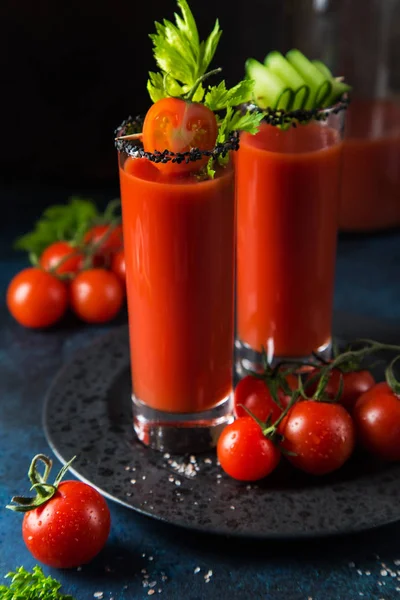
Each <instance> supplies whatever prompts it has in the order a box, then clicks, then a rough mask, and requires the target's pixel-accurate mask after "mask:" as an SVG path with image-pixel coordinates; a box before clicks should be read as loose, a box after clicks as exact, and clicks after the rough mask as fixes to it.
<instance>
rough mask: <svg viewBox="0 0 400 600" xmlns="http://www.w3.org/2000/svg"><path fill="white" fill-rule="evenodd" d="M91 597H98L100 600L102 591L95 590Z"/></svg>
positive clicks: (102, 596) (102, 594) (102, 595)
mask: <svg viewBox="0 0 400 600" xmlns="http://www.w3.org/2000/svg"><path fill="white" fill-rule="evenodd" d="M93 598H98V599H99V600H101V598H104V593H103V592H95V593H94V594H93Z"/></svg>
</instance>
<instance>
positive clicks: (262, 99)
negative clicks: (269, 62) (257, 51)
mask: <svg viewBox="0 0 400 600" xmlns="http://www.w3.org/2000/svg"><path fill="white" fill-rule="evenodd" d="M245 70H246V75H247V77H248V78H249V79H253V80H254V90H253V96H254V101H255V103H256V104H257V106H259V107H260V108H277V107H278V102H279V103H281V104H282V102H283V101H284V98H286V101H288V99H289V97H290V93H289V92H291V90H290V88H288V86H287V85H285V83H284V82H283V81H282V79H281V78H280V77H278V75H275V73H272V71H270V70H269V69H267V68H266V67H265V66H264V65H263V64H262V63H260V62H259V61H258V60H256V59H255V58H249V59H248V60H247V61H246V64H245ZM285 93H286V95H284V94H285ZM279 108H284V107H283V106H282V105H281V106H279Z"/></svg>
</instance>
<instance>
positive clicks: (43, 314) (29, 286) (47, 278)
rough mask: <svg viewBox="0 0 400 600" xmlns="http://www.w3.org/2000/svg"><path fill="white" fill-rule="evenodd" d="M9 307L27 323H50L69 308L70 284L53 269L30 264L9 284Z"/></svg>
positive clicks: (32, 324)
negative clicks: (55, 273) (60, 278)
mask: <svg viewBox="0 0 400 600" xmlns="http://www.w3.org/2000/svg"><path fill="white" fill-rule="evenodd" d="M7 307H8V310H9V311H10V313H11V314H12V316H13V317H14V319H15V320H16V321H18V323H20V324H21V325H23V326H24V327H31V328H34V329H35V328H42V327H50V325H54V323H56V322H57V321H59V320H60V319H61V317H62V316H63V315H64V313H65V311H66V310H67V307H68V291H67V287H66V285H65V284H64V283H63V282H62V281H60V280H59V279H57V278H56V277H54V276H53V275H50V273H47V272H46V271H42V270H41V269H37V268H36V267H30V268H28V269H24V270H23V271H21V272H20V273H18V274H17V275H16V276H15V277H14V278H13V279H12V281H11V283H10V284H9V286H8V289H7Z"/></svg>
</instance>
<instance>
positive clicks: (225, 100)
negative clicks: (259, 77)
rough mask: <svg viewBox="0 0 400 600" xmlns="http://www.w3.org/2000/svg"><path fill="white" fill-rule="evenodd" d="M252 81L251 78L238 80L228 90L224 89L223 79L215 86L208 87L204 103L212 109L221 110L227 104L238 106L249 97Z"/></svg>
mask: <svg viewBox="0 0 400 600" xmlns="http://www.w3.org/2000/svg"><path fill="white" fill-rule="evenodd" d="M253 87H254V82H253V81H252V80H251V79H244V80H243V81H240V82H239V83H238V84H237V85H235V86H234V87H233V88H231V89H230V90H227V89H226V85H225V81H221V82H220V83H219V84H218V85H217V86H213V87H209V88H208V91H207V93H206V97H205V99H204V104H205V105H206V106H208V108H209V109H210V110H212V111H218V110H222V109H224V108H227V107H229V106H238V105H239V104H243V103H245V102H249V101H250V99H251V95H252V91H253Z"/></svg>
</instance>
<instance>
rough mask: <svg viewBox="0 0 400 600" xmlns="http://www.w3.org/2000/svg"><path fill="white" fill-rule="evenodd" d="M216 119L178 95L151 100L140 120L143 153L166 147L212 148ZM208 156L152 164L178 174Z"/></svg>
mask: <svg viewBox="0 0 400 600" xmlns="http://www.w3.org/2000/svg"><path fill="white" fill-rule="evenodd" d="M217 129H218V127H217V121H216V118H215V115H214V113H213V112H212V111H211V110H210V109H209V108H207V107H206V106H204V104H199V103H197V102H187V101H185V100H182V99H180V98H162V99H161V100H158V102H155V104H153V106H152V107H151V108H150V109H149V111H148V112H147V114H146V117H145V120H144V123H143V147H144V149H145V151H146V152H154V151H159V152H163V151H164V150H170V151H172V152H188V151H189V150H191V149H192V148H199V149H200V150H212V149H213V148H214V146H215V142H216V139H217ZM208 160H209V159H208V157H207V156H205V157H204V158H202V159H200V160H196V161H190V162H189V163H188V164H186V163H185V161H183V162H181V163H173V162H172V161H169V162H167V163H161V162H160V163H156V166H157V168H158V169H160V170H161V171H163V172H165V173H172V174H174V173H175V174H181V173H188V172H191V171H198V170H200V169H201V168H202V167H204V166H205V165H206V164H207V161H208Z"/></svg>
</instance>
